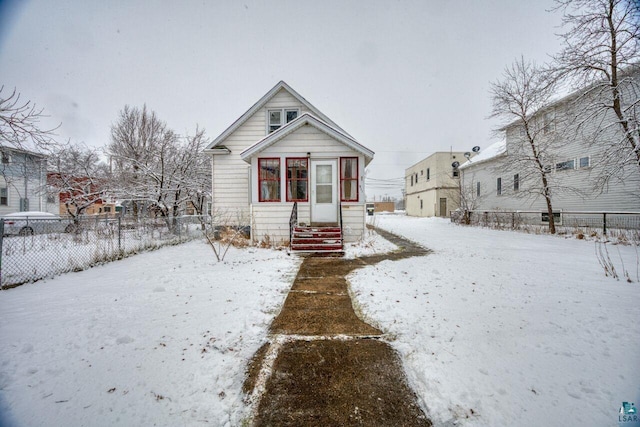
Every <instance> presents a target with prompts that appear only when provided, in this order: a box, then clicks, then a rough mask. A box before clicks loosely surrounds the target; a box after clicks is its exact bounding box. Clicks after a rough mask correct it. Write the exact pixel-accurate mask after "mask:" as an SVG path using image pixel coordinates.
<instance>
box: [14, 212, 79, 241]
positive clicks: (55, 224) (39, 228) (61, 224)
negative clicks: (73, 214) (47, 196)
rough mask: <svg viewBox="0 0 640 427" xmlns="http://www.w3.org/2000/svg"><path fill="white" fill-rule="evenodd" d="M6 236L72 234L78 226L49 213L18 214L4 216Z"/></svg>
mask: <svg viewBox="0 0 640 427" xmlns="http://www.w3.org/2000/svg"><path fill="white" fill-rule="evenodd" d="M2 219H3V220H4V235H5V236H31V235H33V234H46V233H72V232H74V231H75V230H76V225H75V224H74V223H73V222H72V221H70V220H67V219H63V218H61V217H60V215H56V214H52V213H49V212H38V211H28V212H16V213H12V214H8V215H4V216H2Z"/></svg>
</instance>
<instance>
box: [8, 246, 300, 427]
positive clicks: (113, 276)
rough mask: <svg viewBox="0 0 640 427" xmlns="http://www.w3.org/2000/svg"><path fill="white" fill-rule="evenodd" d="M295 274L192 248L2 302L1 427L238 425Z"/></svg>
mask: <svg viewBox="0 0 640 427" xmlns="http://www.w3.org/2000/svg"><path fill="white" fill-rule="evenodd" d="M298 264H299V260H298V259H297V258H296V257H290V256H287V255H286V253H285V252H284V251H280V252H278V251H271V250H265V249H255V248H249V249H242V250H237V249H235V248H231V250H230V251H229V253H228V254H227V257H226V260H225V262H222V263H218V262H216V261H215V258H214V256H213V252H212V250H211V249H210V248H209V247H208V246H207V245H206V244H204V243H201V242H191V243H186V244H183V245H179V246H174V247H167V248H163V249H159V250H157V251H154V252H148V253H143V254H140V255H136V256H133V257H131V258H127V259H125V260H122V261H117V262H113V263H110V264H107V265H103V266H99V267H95V268H92V269H90V270H87V271H83V272H79V273H69V274H66V275H63V276H60V277H57V278H54V279H50V280H46V281H41V282H36V283H33V284H28V285H24V286H21V287H19V288H16V289H11V290H7V291H2V292H0V342H1V343H2V345H1V346H0V405H2V407H0V417H3V419H2V420H1V421H0V425H2V426H4V425H5V424H7V425H11V426H13V425H18V426H115V425H122V426H125V425H126V426H152V425H156V426H178V425H210V426H224V425H233V426H236V425H239V424H240V423H241V420H242V417H243V416H244V415H245V414H246V409H245V408H244V404H243V402H242V395H241V386H242V381H243V379H244V369H245V365H246V362H247V360H248V359H249V358H250V357H251V356H252V355H253V353H254V352H255V351H256V350H257V349H258V348H259V346H260V345H261V344H262V342H263V341H264V339H265V336H266V328H267V327H268V325H269V323H270V322H271V320H272V319H273V317H274V315H275V314H276V313H277V311H278V310H279V307H280V306H281V305H282V302H283V301H284V297H285V296H286V291H287V290H288V288H289V287H290V285H291V283H292V282H293V279H294V277H295V274H296V272H297V266H298ZM2 421H4V423H3V422H2Z"/></svg>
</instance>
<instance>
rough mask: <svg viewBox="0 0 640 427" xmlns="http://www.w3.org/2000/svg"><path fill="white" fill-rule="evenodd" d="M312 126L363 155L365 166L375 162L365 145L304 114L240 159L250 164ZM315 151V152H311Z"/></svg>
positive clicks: (339, 130)
mask: <svg viewBox="0 0 640 427" xmlns="http://www.w3.org/2000/svg"><path fill="white" fill-rule="evenodd" d="M305 125H310V126H313V127H314V128H316V129H318V130H319V131H321V132H324V133H325V134H327V135H329V136H330V137H331V138H333V139H335V140H337V141H339V142H341V143H343V144H344V145H346V146H347V147H349V148H351V149H352V150H354V151H357V152H358V153H360V154H362V155H363V156H364V158H365V166H366V165H368V164H369V162H370V161H371V160H373V156H374V154H375V153H374V152H373V151H371V150H369V149H368V148H367V147H365V146H364V145H362V144H360V143H359V142H358V141H356V140H355V139H353V138H352V137H351V136H349V135H347V134H345V133H344V132H343V131H342V129H336V128H335V127H333V126H331V125H329V124H328V123H326V122H324V121H323V120H320V119H319V118H317V117H315V116H314V115H312V114H309V113H304V114H303V115H301V116H299V117H298V118H296V119H295V120H293V121H292V122H289V123H287V124H286V125H285V126H282V127H281V128H279V129H278V130H276V131H274V132H271V133H270V134H269V135H267V136H266V137H264V138H263V139H261V140H260V141H258V142H256V143H255V144H253V145H252V146H251V147H249V148H247V149H246V150H244V151H243V152H242V153H240V158H241V159H242V160H244V161H245V162H250V161H251V157H252V156H254V155H255V154H257V153H260V152H261V151H263V150H264V149H266V148H268V147H270V146H271V145H273V144H275V143H276V142H278V141H280V140H281V139H283V138H284V137H286V136H287V135H290V134H292V133H293V132H295V131H296V130H298V129H300V128H301V127H302V126H305ZM309 151H313V150H311V149H310V150H309Z"/></svg>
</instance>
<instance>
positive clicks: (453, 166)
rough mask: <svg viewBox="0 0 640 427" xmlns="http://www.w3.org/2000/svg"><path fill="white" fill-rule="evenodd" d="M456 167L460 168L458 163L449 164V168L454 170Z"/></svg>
mask: <svg viewBox="0 0 640 427" xmlns="http://www.w3.org/2000/svg"><path fill="white" fill-rule="evenodd" d="M458 166H460V162H453V163H451V167H452V168H454V169H455V168H457V167H458Z"/></svg>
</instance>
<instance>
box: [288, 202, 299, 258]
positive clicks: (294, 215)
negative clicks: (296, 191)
mask: <svg viewBox="0 0 640 427" xmlns="http://www.w3.org/2000/svg"><path fill="white" fill-rule="evenodd" d="M296 225H298V202H293V208H292V209H291V216H290V217H289V249H291V244H292V242H293V229H294V228H295V227H296Z"/></svg>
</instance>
